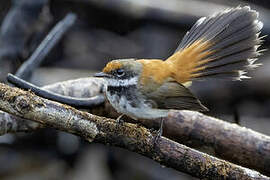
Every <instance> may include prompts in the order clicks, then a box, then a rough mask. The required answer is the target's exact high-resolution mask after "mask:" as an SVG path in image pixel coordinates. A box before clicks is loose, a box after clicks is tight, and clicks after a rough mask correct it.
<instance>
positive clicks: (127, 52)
mask: <svg viewBox="0 0 270 180" xmlns="http://www.w3.org/2000/svg"><path fill="white" fill-rule="evenodd" d="M238 5H241V6H244V5H249V6H251V8H252V9H255V10H257V11H259V13H260V20H261V21H263V23H264V28H263V31H262V35H267V34H269V32H270V20H269V19H270V3H269V0H260V1H255V0H246V1H236V0H201V1H200V0H6V1H1V2H0V21H1V24H2V25H1V32H0V79H1V82H5V77H6V74H7V73H8V72H12V73H14V72H16V70H17V69H18V67H20V65H21V64H22V63H23V62H24V61H25V60H26V59H27V58H29V57H30V55H31V54H32V53H33V51H34V50H35V49H36V47H37V46H38V45H39V44H40V42H41V41H42V39H43V38H44V37H45V36H46V35H47V33H48V32H49V31H50V30H51V29H52V28H53V26H54V25H55V24H56V23H57V22H59V21H60V20H61V19H63V18H64V17H65V15H66V14H67V13H69V12H73V13H75V14H76V15H77V21H76V23H75V24H74V25H73V26H72V28H71V29H70V30H69V31H68V32H67V33H66V34H65V36H64V37H63V38H62V39H61V41H60V42H59V43H58V44H57V46H56V47H55V48H53V50H52V51H51V52H50V53H49V54H48V56H47V57H46V59H45V62H44V63H43V64H42V66H41V67H39V68H38V69H36V70H35V72H34V74H32V76H31V78H30V81H31V82H32V83H34V84H36V85H39V86H43V85H47V84H51V83H54V82H58V81H63V80H67V79H75V78H79V77H88V76H90V75H91V73H93V72H94V71H99V70H101V69H102V67H103V66H104V65H105V64H106V63H107V62H108V61H110V60H113V59H120V58H133V57H135V58H158V59H166V58H167V57H169V56H170V55H171V54H172V53H173V52H174V50H175V49H176V47H177V45H178V43H179V42H180V41H181V39H182V37H183V36H184V34H185V32H186V31H187V30H188V29H189V28H190V27H191V26H192V24H193V23H195V22H196V20H197V19H198V18H199V17H201V16H207V15H210V14H212V13H214V12H217V11H222V10H224V9H226V8H229V7H235V6H238ZM269 40H270V39H269V37H266V38H265V43H264V46H263V48H268V46H269ZM268 59H269V52H265V53H264V55H263V56H262V57H261V58H260V62H261V63H263V66H261V67H260V68H258V69H257V70H256V71H253V72H252V73H251V74H250V75H251V76H252V77H254V78H253V79H250V80H245V81H242V82H221V81H220V82H216V81H208V82H207V83H205V82H196V83H193V85H192V91H193V92H194V93H195V94H196V95H197V96H198V97H199V99H201V101H202V102H203V104H205V105H206V106H207V107H208V108H209V109H210V110H211V111H210V112H209V113H208V114H209V115H211V116H215V117H218V118H221V119H224V120H226V121H230V122H238V123H239V124H240V125H242V126H246V127H249V128H252V129H254V130H256V131H258V132H262V133H264V134H268V135H270V130H269V129H270V120H269V119H270V118H269V117H270V111H269V108H270V71H269V69H270V61H268ZM17 179H19V180H20V179H21V180H24V179H25V180H26V179H27V180H32V179H39V180H42V179H44V180H45V179H46V180H47V179H52V180H54V179H55V180H57V179H68V180H73V179H91V180H92V179H93V180H124V179H131V180H140V179H150V180H162V179H181V180H191V179H195V178H192V177H190V176H189V175H186V174H183V173H180V172H176V171H174V170H172V169H169V168H165V167H162V166H160V165H159V164H157V163H155V162H154V161H152V160H150V159H147V158H145V157H142V156H140V155H138V154H135V153H131V152H128V151H126V150H123V149H120V148H113V147H108V146H104V145H101V144H89V143H87V142H84V141H83V140H81V139H80V138H78V137H76V136H73V135H70V134H67V133H63V132H59V131H56V130H52V129H42V130H38V131H37V132H33V133H18V134H8V135H4V136H1V137H0V180H17Z"/></svg>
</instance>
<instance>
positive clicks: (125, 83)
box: [107, 77, 138, 86]
mask: <svg viewBox="0 0 270 180" xmlns="http://www.w3.org/2000/svg"><path fill="white" fill-rule="evenodd" d="M107 82H108V85H110V86H129V85H137V83H138V78H137V77H132V78H130V79H110V80H108V81H107Z"/></svg>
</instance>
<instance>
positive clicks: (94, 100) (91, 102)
mask: <svg viewBox="0 0 270 180" xmlns="http://www.w3.org/2000/svg"><path fill="white" fill-rule="evenodd" d="M7 80H8V82H10V83H12V84H13V85H15V86H17V87H19V88H22V89H25V90H31V91H32V92H34V93H35V94H36V95H38V96H41V97H44V98H47V99H50V100H53V101H57V102H61V103H64V104H68V105H71V106H74V107H78V108H92V107H94V106H98V105H100V104H102V103H104V101H105V98H104V95H102V94H100V95H96V96H93V97H89V98H74V97H70V96H63V95H60V94H56V93H53V92H50V91H48V90H46V89H42V88H39V87H37V86H35V85H33V84H31V83H29V82H26V81H24V80H22V79H20V78H18V77H16V76H14V75H12V74H8V76H7Z"/></svg>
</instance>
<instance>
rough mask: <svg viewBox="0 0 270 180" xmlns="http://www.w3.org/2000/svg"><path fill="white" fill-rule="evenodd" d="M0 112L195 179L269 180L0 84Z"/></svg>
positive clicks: (130, 126)
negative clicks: (126, 152) (140, 157)
mask: <svg viewBox="0 0 270 180" xmlns="http://www.w3.org/2000/svg"><path fill="white" fill-rule="evenodd" d="M0 109H1V110H3V111H5V112H8V113H11V114H13V115H16V116H19V117H21V118H26V119H29V120H32V121H36V122H39V123H41V124H44V125H48V126H51V127H54V128H57V129H60V130H63V131H66V132H70V133H73V134H77V135H79V136H81V137H83V138H84V139H86V140H88V141H89V142H99V143H104V144H109V145H113V146H118V147H122V148H125V149H128V150H130V151H134V152H137V153H140V154H142V155H145V156H147V157H149V158H152V159H153V160H155V161H157V162H160V163H161V164H164V165H165V166H167V167H172V168H174V169H176V170H179V171H182V172H186V173H188V174H191V175H192V176H195V177H199V178H208V179H245V180H248V179H270V178H268V177H266V176H263V175H261V174H260V173H258V172H256V171H253V170H249V169H246V168H243V167H240V166H237V165H234V164H232V163H229V162H227V161H224V160H220V159H217V158H214V157H212V156H209V155H207V154H204V153H201V152H199V151H196V150H193V149H191V148H188V147H186V146H184V145H181V144H178V143H176V142H174V141H171V140H169V139H167V138H164V137H161V138H160V139H159V141H158V142H157V143H156V144H155V143H154V142H155V136H154V134H153V133H151V132H150V131H149V130H148V129H146V128H144V127H142V126H138V125H135V124H130V123H123V124H117V123H116V122H115V121H114V120H112V119H107V118H103V117H99V116H95V115H92V114H89V113H87V112H81V111H78V110H76V109H74V108H72V107H70V106H66V105H62V104H60V103H57V102H53V101H50V100H46V99H43V98H40V97H38V96H36V95H34V94H32V93H31V92H28V91H23V90H20V89H18V88H11V87H9V86H7V85H5V84H0Z"/></svg>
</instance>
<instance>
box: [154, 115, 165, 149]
mask: <svg viewBox="0 0 270 180" xmlns="http://www.w3.org/2000/svg"><path fill="white" fill-rule="evenodd" d="M163 121H164V119H163V117H162V118H161V120H160V124H159V130H158V132H157V134H156V136H155V139H154V146H156V145H157V144H158V141H159V139H160V137H161V136H162V133H163Z"/></svg>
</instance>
